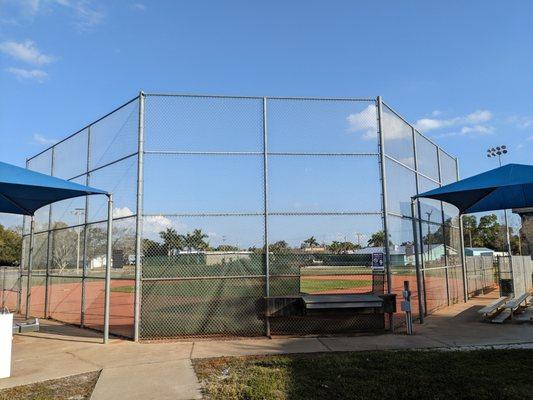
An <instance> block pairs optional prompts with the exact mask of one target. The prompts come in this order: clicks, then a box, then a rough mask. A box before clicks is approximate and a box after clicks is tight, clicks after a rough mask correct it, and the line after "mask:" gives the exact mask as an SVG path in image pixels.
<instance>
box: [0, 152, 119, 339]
mask: <svg viewBox="0 0 533 400" xmlns="http://www.w3.org/2000/svg"><path fill="white" fill-rule="evenodd" d="M97 194H100V195H102V194H103V195H105V196H107V233H106V235H107V242H106V265H105V299H104V329H103V343H104V344H105V343H108V342H109V308H110V291H111V257H112V245H113V241H112V236H113V195H112V194H111V193H108V192H106V191H104V190H100V189H95V188H92V187H89V186H83V185H80V184H77V183H74V182H71V181H68V180H64V179H60V178H57V177H54V176H50V175H46V174H42V173H39V172H36V171H31V170H29V169H27V168H21V167H17V166H14V165H11V164H6V163H3V162H0V212H5V213H10V214H22V215H26V216H29V217H30V232H29V249H28V260H27V265H28V272H27V275H26V276H27V282H26V307H25V308H26V309H25V311H24V315H25V317H26V319H27V318H28V317H29V316H30V314H31V289H32V282H31V281H32V275H33V259H34V242H35V212H36V211H37V210H38V209H40V208H42V207H44V206H47V205H50V204H53V203H55V202H57V201H61V200H66V199H71V198H76V197H82V196H90V195H97ZM50 218H51V217H49V222H50ZM49 228H50V226H49ZM23 253H24V252H23ZM22 256H24V254H22ZM22 267H23V265H22V262H21V264H20V267H19V276H20V278H22V272H23V269H22ZM83 268H84V269H85V265H84V266H83ZM49 276H50V275H49V268H48V265H47V268H46V290H45V299H44V301H45V309H44V314H45V315H44V316H45V318H48V279H49ZM20 282H21V283H22V280H21V281H20ZM21 300H22V284H21V285H20V288H19V295H18V301H17V309H18V312H21V313H22V307H21Z"/></svg>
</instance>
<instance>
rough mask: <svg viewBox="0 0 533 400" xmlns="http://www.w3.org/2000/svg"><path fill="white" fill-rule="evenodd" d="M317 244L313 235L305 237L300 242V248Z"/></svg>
mask: <svg viewBox="0 0 533 400" xmlns="http://www.w3.org/2000/svg"><path fill="white" fill-rule="evenodd" d="M317 246H318V241H317V240H316V239H315V237H314V236H311V237H310V238H309V239H305V240H304V241H303V243H302V246H301V247H302V248H305V247H317Z"/></svg>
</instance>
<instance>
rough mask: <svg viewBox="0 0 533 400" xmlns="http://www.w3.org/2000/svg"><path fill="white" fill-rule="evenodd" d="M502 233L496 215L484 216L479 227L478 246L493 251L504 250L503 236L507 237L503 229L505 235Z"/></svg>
mask: <svg viewBox="0 0 533 400" xmlns="http://www.w3.org/2000/svg"><path fill="white" fill-rule="evenodd" d="M501 231H502V230H501V228H500V224H499V223H498V217H497V216H496V214H490V215H484V216H482V217H481V218H480V219H479V224H478V226H477V235H476V241H475V243H476V245H479V246H480V247H488V248H489V249H493V250H499V251H502V250H504V246H503V244H504V241H503V240H502V236H504V235H505V229H503V231H504V235H502V233H501Z"/></svg>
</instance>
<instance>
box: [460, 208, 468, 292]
mask: <svg viewBox="0 0 533 400" xmlns="http://www.w3.org/2000/svg"><path fill="white" fill-rule="evenodd" d="M459 236H461V265H462V270H463V291H464V296H463V297H464V301H465V303H466V302H467V301H468V274H467V270H466V257H465V238H464V234H463V214H459Z"/></svg>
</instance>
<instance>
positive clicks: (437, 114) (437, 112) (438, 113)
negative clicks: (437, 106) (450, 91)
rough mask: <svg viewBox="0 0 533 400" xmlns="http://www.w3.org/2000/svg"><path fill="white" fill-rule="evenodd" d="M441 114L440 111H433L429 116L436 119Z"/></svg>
mask: <svg viewBox="0 0 533 400" xmlns="http://www.w3.org/2000/svg"><path fill="white" fill-rule="evenodd" d="M441 114H442V111H440V110H433V111H432V112H431V116H432V117H438V116H439V115H441Z"/></svg>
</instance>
